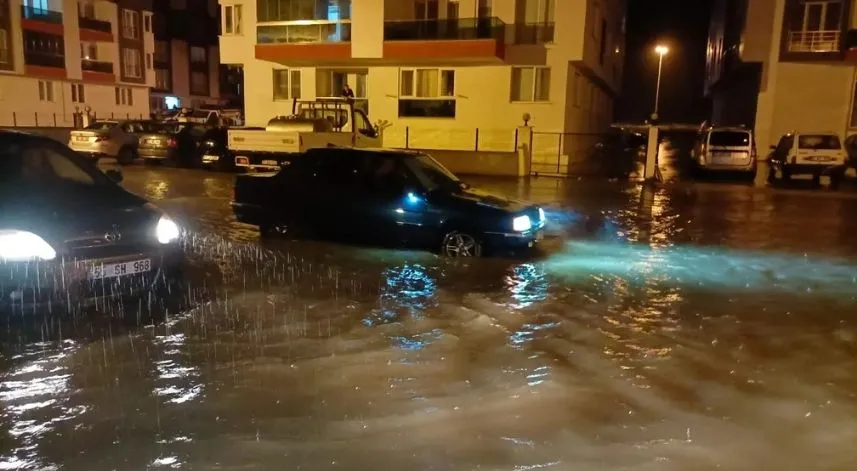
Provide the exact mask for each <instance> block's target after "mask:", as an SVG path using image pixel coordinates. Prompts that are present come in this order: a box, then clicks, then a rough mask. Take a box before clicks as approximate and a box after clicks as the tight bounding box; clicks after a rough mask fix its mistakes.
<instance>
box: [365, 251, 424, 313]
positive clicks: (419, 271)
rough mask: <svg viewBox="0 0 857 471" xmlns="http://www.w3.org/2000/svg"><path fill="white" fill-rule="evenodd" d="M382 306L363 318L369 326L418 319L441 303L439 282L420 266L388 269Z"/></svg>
mask: <svg viewBox="0 0 857 471" xmlns="http://www.w3.org/2000/svg"><path fill="white" fill-rule="evenodd" d="M382 276H383V281H382V283H383V285H382V286H381V292H380V296H379V304H380V305H379V307H378V308H377V309H375V310H373V312H372V313H371V315H370V316H368V317H366V318H365V319H363V324H364V325H366V326H367V327H371V326H373V325H378V324H386V323H390V322H397V321H398V320H400V319H401V318H402V317H404V316H408V317H415V318H418V317H420V316H422V315H424V312H423V311H424V310H425V309H426V308H428V307H429V306H431V305H433V304H434V303H436V302H437V300H436V299H435V294H436V291H437V281H435V279H434V277H432V276H431V275H429V273H428V271H427V270H426V268H425V267H424V266H422V265H419V264H409V263H406V264H404V265H401V266H398V267H394V268H388V269H386V270H384V271H383V273H382Z"/></svg>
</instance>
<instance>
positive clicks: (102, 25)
mask: <svg viewBox="0 0 857 471" xmlns="http://www.w3.org/2000/svg"><path fill="white" fill-rule="evenodd" d="M77 24H78V25H79V26H80V27H81V28H83V29H91V30H93V31H101V32H102V33H112V32H113V25H112V24H110V22H109V21H104V20H96V19H95V18H87V17H85V16H80V17H78V18H77Z"/></svg>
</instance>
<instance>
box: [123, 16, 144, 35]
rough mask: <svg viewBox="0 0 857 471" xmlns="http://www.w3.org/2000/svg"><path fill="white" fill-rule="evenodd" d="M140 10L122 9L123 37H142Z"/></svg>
mask: <svg viewBox="0 0 857 471" xmlns="http://www.w3.org/2000/svg"><path fill="white" fill-rule="evenodd" d="M138 21H140V12H137V11H134V10H127V9H123V10H122V37H124V38H126V39H140V29H139V26H138Z"/></svg>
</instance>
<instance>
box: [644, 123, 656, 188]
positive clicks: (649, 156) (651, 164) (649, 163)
mask: <svg viewBox="0 0 857 471" xmlns="http://www.w3.org/2000/svg"><path fill="white" fill-rule="evenodd" d="M657 164H658V127H657V126H649V143H648V145H646V171H645V173H644V174H643V179H644V180H651V179H653V178H655V173H656V171H657Z"/></svg>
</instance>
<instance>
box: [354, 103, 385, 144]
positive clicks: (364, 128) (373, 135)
mask: <svg viewBox="0 0 857 471" xmlns="http://www.w3.org/2000/svg"><path fill="white" fill-rule="evenodd" d="M353 125H354V127H355V130H356V135H355V140H356V142H355V146H356V147H381V138H380V136H379V135H378V131H376V130H375V126H373V125H372V123H371V122H369V118H368V117H367V116H366V114H365V113H363V110H358V109H355V110H354V123H353Z"/></svg>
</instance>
